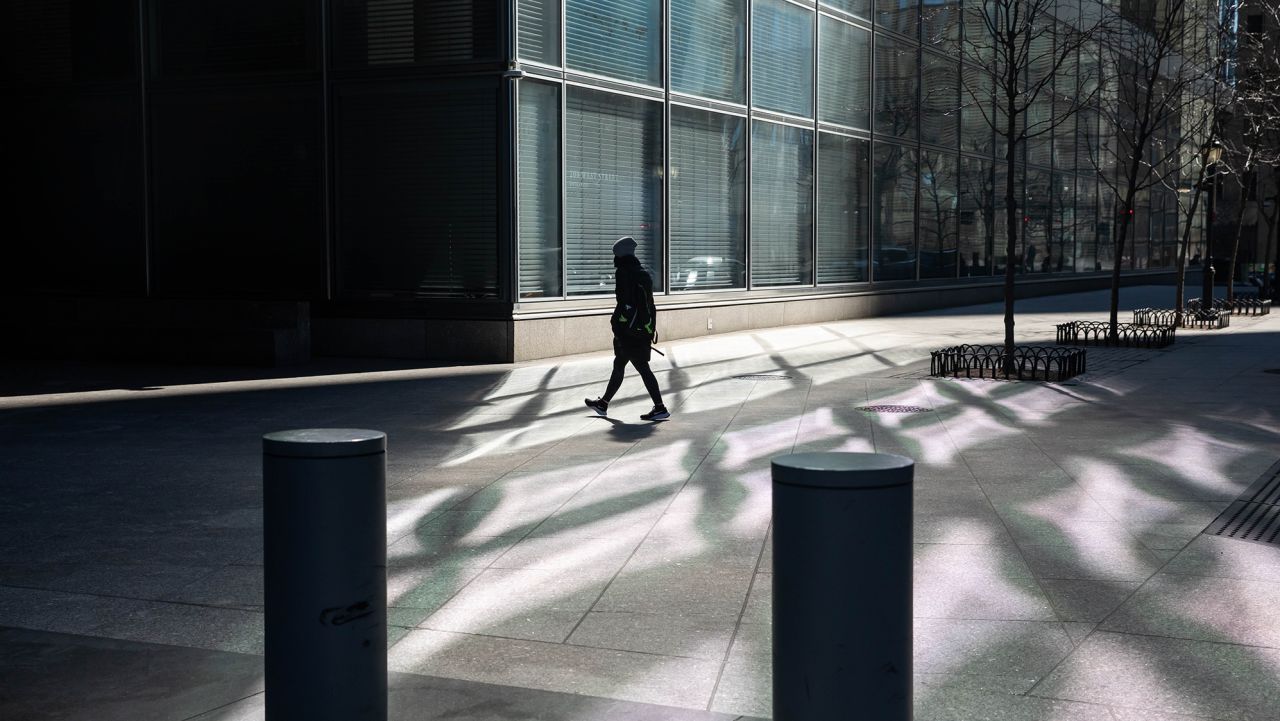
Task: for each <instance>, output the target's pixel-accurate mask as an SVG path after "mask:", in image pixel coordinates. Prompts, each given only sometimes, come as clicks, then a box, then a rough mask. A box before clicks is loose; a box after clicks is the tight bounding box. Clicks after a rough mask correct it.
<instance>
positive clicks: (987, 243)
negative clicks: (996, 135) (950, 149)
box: [956, 157, 996, 277]
mask: <svg viewBox="0 0 1280 721" xmlns="http://www.w3.org/2000/svg"><path fill="white" fill-rule="evenodd" d="M957 185H958V189H959V201H958V212H957V214H956V215H957V218H956V219H957V225H958V227H959V230H958V232H959V236H960V261H959V264H960V276H961V277H966V276H989V275H991V257H992V253H993V250H994V246H995V232H996V226H995V222H996V217H995V216H996V197H995V194H996V187H995V180H994V178H992V177H991V161H989V160H982V159H980V158H969V157H963V158H961V159H960V173H959V182H958V183H957Z"/></svg>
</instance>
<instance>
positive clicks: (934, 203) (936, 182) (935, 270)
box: [919, 150, 959, 278]
mask: <svg viewBox="0 0 1280 721" xmlns="http://www.w3.org/2000/svg"><path fill="white" fill-rule="evenodd" d="M958 206H959V193H958V189H957V187H956V157H955V156H954V155H952V154H951V153H939V152H937V151H933V150H925V151H923V152H921V153H920V211H919V215H920V277H921V278H954V277H956V273H957V267H956V266H957V265H958V263H959V260H958V258H957V257H956V256H957V249H958V239H957V236H956V232H957V231H956V215H957V210H958Z"/></svg>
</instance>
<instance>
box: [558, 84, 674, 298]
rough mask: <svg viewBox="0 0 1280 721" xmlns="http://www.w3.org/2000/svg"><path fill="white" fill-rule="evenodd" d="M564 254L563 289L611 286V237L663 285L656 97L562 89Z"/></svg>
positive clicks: (659, 127)
mask: <svg viewBox="0 0 1280 721" xmlns="http://www.w3.org/2000/svg"><path fill="white" fill-rule="evenodd" d="M567 110H568V113H567V115H566V117H565V198H566V202H565V229H564V230H565V254H566V267H567V270H568V277H567V278H566V280H565V285H566V286H567V290H568V293H569V295H584V294H590V293H612V292H613V241H615V240H617V239H618V238H620V237H622V236H624V235H630V236H631V237H633V238H635V239H636V244H637V245H638V247H637V248H636V256H637V257H638V258H639V259H640V262H642V263H644V265H645V267H646V268H648V269H649V271H650V273H651V275H653V280H654V284H655V286H658V287H660V286H662V278H663V275H662V271H661V267H660V266H661V260H662V259H661V258H660V257H658V254H659V252H660V246H661V244H660V243H659V239H660V238H661V237H662V104H661V103H655V102H651V101H648V100H641V99H639V98H632V97H628V96H624V95H614V94H612V93H604V92H599V91H596V90H588V89H586V88H578V87H570V88H568V107H567Z"/></svg>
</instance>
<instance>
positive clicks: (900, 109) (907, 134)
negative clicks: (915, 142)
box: [875, 36, 920, 139]
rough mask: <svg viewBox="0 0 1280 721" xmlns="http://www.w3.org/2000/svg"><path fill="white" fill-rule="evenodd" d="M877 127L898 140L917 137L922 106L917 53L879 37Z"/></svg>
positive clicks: (877, 56) (896, 42)
mask: <svg viewBox="0 0 1280 721" xmlns="http://www.w3.org/2000/svg"><path fill="white" fill-rule="evenodd" d="M875 48H876V50H875V51H876V98H875V108H876V127H875V130H876V132H877V133H880V134H883V135H892V136H895V137H898V138H910V139H914V138H915V137H916V124H917V118H918V117H919V114H920V112H919V104H918V101H917V97H916V91H917V88H918V79H917V74H916V53H917V50H916V49H915V48H914V47H910V46H908V45H906V44H904V43H900V42H898V41H896V40H890V39H889V38H887V37H884V36H879V37H877V38H876V46H875Z"/></svg>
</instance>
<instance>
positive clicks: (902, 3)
mask: <svg viewBox="0 0 1280 721" xmlns="http://www.w3.org/2000/svg"><path fill="white" fill-rule="evenodd" d="M918 2H919V0H876V24H877V25H879V26H880V27H882V28H886V29H889V30H894V31H896V32H900V33H902V34H903V35H908V36H910V37H912V38H915V37H916V18H917V17H919V14H918V12H917V6H916V4H917V3H918Z"/></svg>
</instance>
